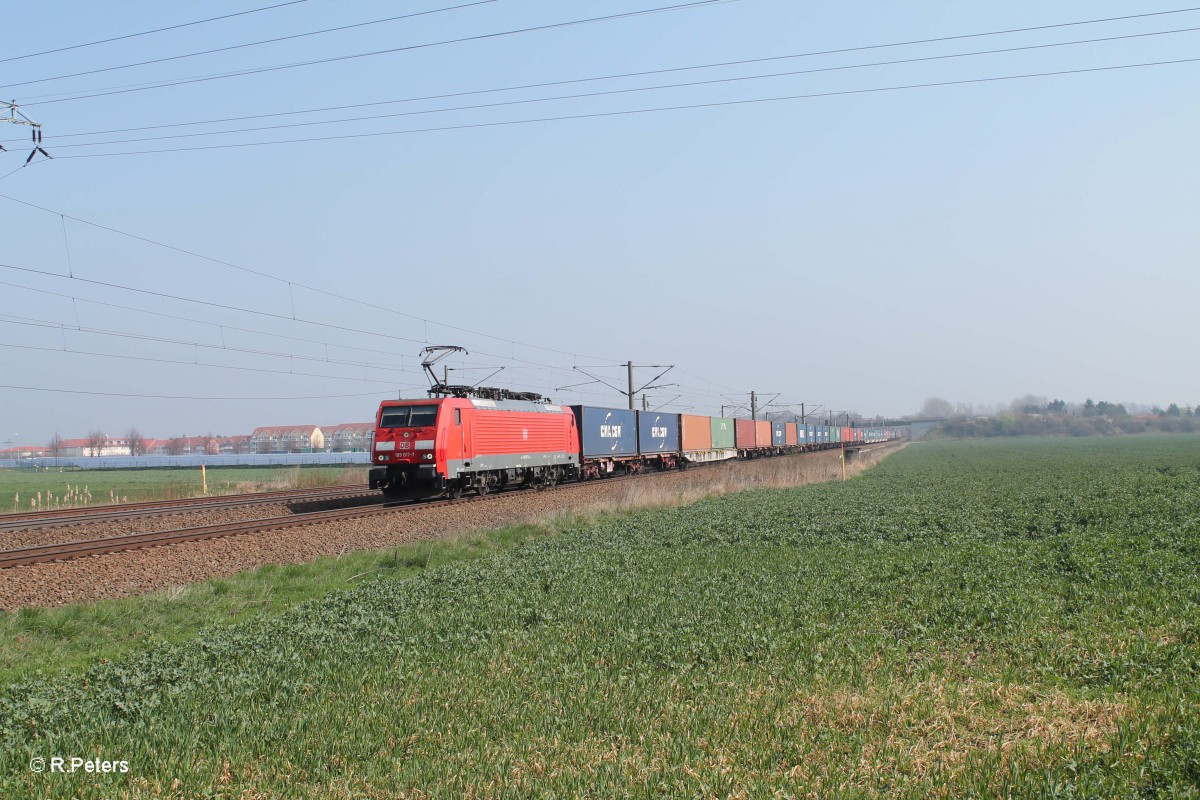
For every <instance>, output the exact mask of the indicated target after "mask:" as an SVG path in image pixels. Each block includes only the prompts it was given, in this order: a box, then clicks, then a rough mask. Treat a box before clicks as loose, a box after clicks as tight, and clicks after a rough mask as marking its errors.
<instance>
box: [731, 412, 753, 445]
mask: <svg viewBox="0 0 1200 800" xmlns="http://www.w3.org/2000/svg"><path fill="white" fill-rule="evenodd" d="M734 432H735V433H736V434H737V449H738V450H753V449H754V420H752V419H738V420H734Z"/></svg>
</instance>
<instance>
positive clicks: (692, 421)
mask: <svg viewBox="0 0 1200 800" xmlns="http://www.w3.org/2000/svg"><path fill="white" fill-rule="evenodd" d="M718 423H719V424H718ZM714 431H716V432H717V434H718V438H719V440H720V441H719V443H714V441H713V434H714ZM679 437H680V442H681V444H682V445H683V459H684V463H685V464H687V463H690V464H703V463H706V462H709V461H724V460H726V459H730V458H737V450H736V449H735V448H734V446H733V444H734V442H733V420H731V419H723V418H721V417H715V418H714V417H702V416H699V415H697V414H680V415H679Z"/></svg>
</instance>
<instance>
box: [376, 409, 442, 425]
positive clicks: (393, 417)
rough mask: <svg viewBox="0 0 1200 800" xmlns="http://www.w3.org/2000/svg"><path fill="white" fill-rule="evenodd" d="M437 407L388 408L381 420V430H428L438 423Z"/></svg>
mask: <svg viewBox="0 0 1200 800" xmlns="http://www.w3.org/2000/svg"><path fill="white" fill-rule="evenodd" d="M437 410H438V407H437V406H436V405H423V406H387V407H385V408H384V409H383V413H382V414H381V415H380V418H379V427H381V428H428V427H431V426H432V425H433V424H434V423H435V422H436V421H437Z"/></svg>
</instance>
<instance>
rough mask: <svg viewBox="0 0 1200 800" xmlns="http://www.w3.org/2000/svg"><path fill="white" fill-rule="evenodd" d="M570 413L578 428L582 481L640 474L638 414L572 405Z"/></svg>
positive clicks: (622, 410)
mask: <svg viewBox="0 0 1200 800" xmlns="http://www.w3.org/2000/svg"><path fill="white" fill-rule="evenodd" d="M571 411H573V412H574V413H575V420H576V424H577V426H578V428H579V446H580V451H579V452H580V456H581V458H580V461H581V463H580V473H581V477H582V478H584V479H588V478H599V477H601V476H604V475H612V474H613V473H615V472H639V471H641V459H640V458H639V456H638V434H637V414H636V412H634V411H632V410H630V409H627V408H596V407H594V406H571Z"/></svg>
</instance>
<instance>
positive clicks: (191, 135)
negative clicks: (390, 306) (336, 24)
mask: <svg viewBox="0 0 1200 800" xmlns="http://www.w3.org/2000/svg"><path fill="white" fill-rule="evenodd" d="M1196 31H1200V27H1194V28H1178V29H1175V30H1169V31H1153V32H1150V33H1134V34H1126V35H1121V36H1109V37H1103V38H1098V39H1080V40H1076V41H1071V42H1053V43H1050V44H1035V45H1025V46H1021V47H1006V48H1001V49H996V50H979V51H974V52H969V53H950V54H946V55H938V56H920V57H915V58H904V59H895V60H891V61H874V62H870V63H866V64H846V65H841V66H836V67H818V68H814V69H804V70H791V71H788V72H771V73H767V74H763V75H741V76H736V77H730V78H711V79H708V80H701V81H688V82H685V83H670V84H660V85H657V86H638V87H631V88H626V89H606V90H604V91H599V92H584V93H580V94H568V95H557V96H554V97H538V98H531V99H524V100H506V101H502V102H498V103H482V104H477V105H467V106H452V107H450V108H434V109H424V110H420V111H400V112H395V113H392V114H375V115H370V116H364V117H344V118H341V119H331V120H316V121H312V122H293V123H285V124H280V125H264V126H259V127H253V128H235V129H231V130H222V131H203V132H197V133H177V134H169V135H165V136H147V137H142V138H137V139H114V140H109V141H101V142H79V143H75V144H65V145H56V146H55V148H56V152H57V151H58V150H63V149H69V148H75V147H103V146H105V145H114V144H130V143H137V142H157V141H165V140H172V139H188V138H195V137H198V136H224V135H230V134H237V133H256V132H260V131H271V130H280V129H285V128H304V127H311V126H314V125H340V124H345V123H348V122H368V121H373V120H379V119H393V118H396V117H409V116H422V115H428V114H443V113H449V112H453V111H470V110H477V109H481V108H500V107H506V106H516V105H529V104H533V103H546V102H552V101H559V100H579V99H585V98H591V97H604V96H609V95H619V94H633V93H637V92H650V91H660V90H663V89H680V88H688V87H694V86H708V85H713V84H722V83H739V82H742V81H754V80H763V79H769V78H783V77H792V76H796V75H811V74H816V73H823V72H840V71H845V70H852V69H863V68H867V67H883V66H895V65H898V64H914V63H919V62H925V61H944V60H948V59H953V58H969V57H974V56H985V55H998V54H1002V53H1015V52H1020V51H1026V50H1044V49H1048V48H1054V47H1070V46H1075V45H1082V44H1097V43H1101V42H1112V41H1119V40H1125V39H1141V38H1146V37H1150V36H1165V35H1168V34H1177V33H1194V32H1196Z"/></svg>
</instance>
